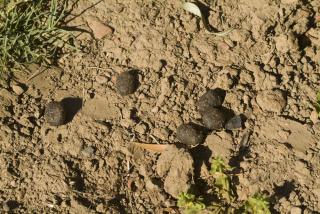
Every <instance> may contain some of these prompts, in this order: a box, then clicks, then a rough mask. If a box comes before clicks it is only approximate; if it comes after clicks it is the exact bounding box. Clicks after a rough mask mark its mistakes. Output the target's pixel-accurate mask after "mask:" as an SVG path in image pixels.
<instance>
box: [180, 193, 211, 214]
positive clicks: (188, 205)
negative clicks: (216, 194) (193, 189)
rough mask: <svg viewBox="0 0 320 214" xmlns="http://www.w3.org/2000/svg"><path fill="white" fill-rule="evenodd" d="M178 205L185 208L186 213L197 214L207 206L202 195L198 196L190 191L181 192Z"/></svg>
mask: <svg viewBox="0 0 320 214" xmlns="http://www.w3.org/2000/svg"><path fill="white" fill-rule="evenodd" d="M177 205H178V207H180V208H183V209H184V212H185V214H197V213H199V212H200V211H201V210H203V209H205V208H206V206H205V205H204V203H203V202H202V198H201V197H200V198H196V196H195V195H193V194H190V193H181V194H180V195H179V198H178V202H177Z"/></svg>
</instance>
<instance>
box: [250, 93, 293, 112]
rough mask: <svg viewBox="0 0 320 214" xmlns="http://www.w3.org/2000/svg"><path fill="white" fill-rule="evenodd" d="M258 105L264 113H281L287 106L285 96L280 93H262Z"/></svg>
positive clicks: (258, 96)
mask: <svg viewBox="0 0 320 214" xmlns="http://www.w3.org/2000/svg"><path fill="white" fill-rule="evenodd" d="M256 100H257V104H258V105H259V106H260V108H261V109H262V110H263V111H268V112H274V113H278V114H279V113H281V112H282V110H283V109H284V107H285V106H286V105H287V101H286V98H285V96H284V94H283V93H282V92H281V91H279V90H275V91H270V90H268V91H262V92H260V93H259V94H258V95H257V99H256Z"/></svg>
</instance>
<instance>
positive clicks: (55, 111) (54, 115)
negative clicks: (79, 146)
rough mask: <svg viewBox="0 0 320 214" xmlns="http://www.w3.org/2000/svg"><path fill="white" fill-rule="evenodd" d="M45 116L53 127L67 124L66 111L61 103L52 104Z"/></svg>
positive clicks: (49, 105) (48, 106)
mask: <svg viewBox="0 0 320 214" xmlns="http://www.w3.org/2000/svg"><path fill="white" fill-rule="evenodd" d="M44 116H45V119H46V121H47V122H48V123H49V124H50V125H51V126H60V125H63V124H65V122H66V111H65V109H64V107H63V105H62V103H61V102H50V103H49V104H48V105H47V107H46V110H45V113H44Z"/></svg>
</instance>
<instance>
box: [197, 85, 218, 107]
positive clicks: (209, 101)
mask: <svg viewBox="0 0 320 214" xmlns="http://www.w3.org/2000/svg"><path fill="white" fill-rule="evenodd" d="M222 103H223V97H222V96H221V93H219V92H218V91H217V90H214V89H210V90H208V91H207V92H206V93H204V94H203V95H202V96H201V97H200V99H199V100H198V103H197V106H198V109H199V112H200V113H202V112H205V111H206V110H207V109H208V108H213V107H220V106H222Z"/></svg>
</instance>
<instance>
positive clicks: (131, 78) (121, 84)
mask: <svg viewBox="0 0 320 214" xmlns="http://www.w3.org/2000/svg"><path fill="white" fill-rule="evenodd" d="M138 86H139V78H138V75H136V74H135V72H134V71H125V72H123V73H121V74H119V76H118V78H117V81H116V88H117V90H118V92H119V94H120V95H122V96H125V95H129V94H132V93H134V92H135V91H136V90H137V88H138Z"/></svg>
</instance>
